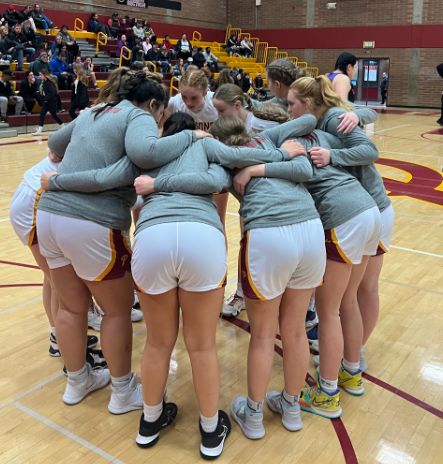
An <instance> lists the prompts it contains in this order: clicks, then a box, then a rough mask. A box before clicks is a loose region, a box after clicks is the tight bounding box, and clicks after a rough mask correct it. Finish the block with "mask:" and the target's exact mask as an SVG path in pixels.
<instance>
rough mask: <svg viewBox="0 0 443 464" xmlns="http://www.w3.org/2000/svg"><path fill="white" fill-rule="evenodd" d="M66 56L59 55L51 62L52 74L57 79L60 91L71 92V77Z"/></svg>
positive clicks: (63, 54)
mask: <svg viewBox="0 0 443 464" xmlns="http://www.w3.org/2000/svg"><path fill="white" fill-rule="evenodd" d="M66 58H67V57H66V54H65V53H60V55H57V56H56V57H55V58H54V59H53V60H51V63H50V65H51V69H52V74H53V75H54V76H56V77H57V80H58V85H59V88H60V89H61V90H71V84H72V76H70V75H69V69H68V64H67V63H66Z"/></svg>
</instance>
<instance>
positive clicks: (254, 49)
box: [250, 37, 260, 59]
mask: <svg viewBox="0 0 443 464" xmlns="http://www.w3.org/2000/svg"><path fill="white" fill-rule="evenodd" d="M250 40H251V42H252V45H253V46H254V48H253V49H252V50H253V53H252V58H255V59H257V53H258V44H259V42H260V39H259V38H257V37H252V38H251V39H250Z"/></svg>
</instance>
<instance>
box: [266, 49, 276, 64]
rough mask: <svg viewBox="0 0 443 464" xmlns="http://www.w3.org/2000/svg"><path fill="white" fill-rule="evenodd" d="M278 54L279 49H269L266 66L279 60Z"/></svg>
mask: <svg viewBox="0 0 443 464" xmlns="http://www.w3.org/2000/svg"><path fill="white" fill-rule="evenodd" d="M277 53H278V48H277V47H268V54H267V56H266V66H267V65H268V64H269V63H272V62H273V61H275V60H276V59H277Z"/></svg>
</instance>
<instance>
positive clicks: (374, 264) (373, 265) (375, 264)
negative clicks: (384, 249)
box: [357, 255, 383, 345]
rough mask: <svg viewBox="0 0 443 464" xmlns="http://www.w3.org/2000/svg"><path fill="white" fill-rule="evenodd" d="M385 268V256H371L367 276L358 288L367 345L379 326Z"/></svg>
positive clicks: (364, 342)
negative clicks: (380, 289) (380, 288)
mask: <svg viewBox="0 0 443 464" xmlns="http://www.w3.org/2000/svg"><path fill="white" fill-rule="evenodd" d="M382 267H383V255H380V256H371V257H370V258H369V262H368V265H367V267H366V272H365V275H364V276H363V279H362V281H361V283H360V287H358V292H357V298H358V305H359V307H360V313H361V317H362V320H363V343H362V345H365V344H366V342H367V341H368V340H369V337H370V336H371V334H372V332H373V331H374V329H375V326H376V325H377V320H378V315H379V312H380V299H379V296H378V282H379V279H380V273H381V269H382Z"/></svg>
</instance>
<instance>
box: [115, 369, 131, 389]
mask: <svg viewBox="0 0 443 464" xmlns="http://www.w3.org/2000/svg"><path fill="white" fill-rule="evenodd" d="M131 379H132V372H130V373H129V374H126V375H123V376H122V377H113V376H112V375H111V382H112V386H113V387H114V388H115V389H116V390H117V391H118V392H119V393H125V392H126V391H127V390H128V388H129V382H130V381H131Z"/></svg>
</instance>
